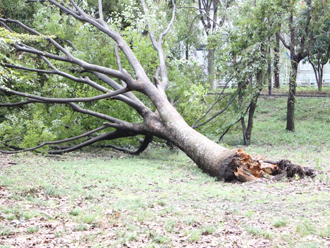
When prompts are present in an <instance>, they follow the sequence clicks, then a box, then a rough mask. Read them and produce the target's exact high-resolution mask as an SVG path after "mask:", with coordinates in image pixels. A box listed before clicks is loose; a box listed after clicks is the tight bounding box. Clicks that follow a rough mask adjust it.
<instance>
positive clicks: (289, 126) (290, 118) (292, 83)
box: [286, 58, 298, 132]
mask: <svg viewBox="0 0 330 248" xmlns="http://www.w3.org/2000/svg"><path fill="white" fill-rule="evenodd" d="M291 59H292V60H291V72H290V79H289V95H288V102H287V117H286V118H287V120H286V121H287V122H286V130H288V131H291V132H294V131H295V126H294V108H295V102H296V99H295V98H296V86H297V85H296V79H297V71H298V63H297V62H296V61H294V59H293V58H291Z"/></svg>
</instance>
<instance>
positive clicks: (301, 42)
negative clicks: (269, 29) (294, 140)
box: [279, 0, 326, 132]
mask: <svg viewBox="0 0 330 248" xmlns="http://www.w3.org/2000/svg"><path fill="white" fill-rule="evenodd" d="M280 4H281V6H282V8H283V11H282V12H281V16H282V18H283V23H282V24H283V25H282V26H281V34H280V35H279V38H280V40H281V42H282V44H283V45H284V47H285V48H287V49H288V50H289V53H290V60H291V66H290V67H291V70H290V77H289V94H288V102H287V124H286V129H287V130H288V131H292V132H293V131H295V124H294V110H295V95H296V87H297V84H296V78H297V72H298V64H299V62H300V61H302V60H303V59H304V58H306V57H307V56H308V54H309V52H310V50H311V47H312V45H313V43H314V40H315V31H316V30H318V29H319V28H320V26H322V25H323V20H324V19H323V18H320V17H321V16H322V14H321V13H326V12H323V10H324V8H323V7H324V6H325V2H324V1H318V0H307V1H290V2H289V1H284V2H283V3H280ZM284 25H286V26H285V27H284Z"/></svg>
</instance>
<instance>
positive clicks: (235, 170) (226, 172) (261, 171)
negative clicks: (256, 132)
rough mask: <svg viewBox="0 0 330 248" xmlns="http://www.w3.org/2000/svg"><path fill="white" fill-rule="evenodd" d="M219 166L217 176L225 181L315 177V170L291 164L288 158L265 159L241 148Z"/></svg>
mask: <svg viewBox="0 0 330 248" xmlns="http://www.w3.org/2000/svg"><path fill="white" fill-rule="evenodd" d="M221 167H222V169H221V170H220V171H221V174H220V175H219V176H218V178H219V179H220V180H224V181H225V182H236V181H239V182H248V181H252V180H256V179H257V178H268V179H271V180H272V181H280V180H282V179H283V178H284V177H286V178H288V179H300V178H304V177H312V178H313V177H315V170H313V169H310V168H308V167H301V166H300V165H296V164H293V163H291V161H290V160H280V161H278V162H272V161H266V160H263V158H262V157H259V156H250V155H249V154H247V153H246V152H243V150H242V149H239V150H238V151H237V152H236V153H235V154H234V155H233V156H231V157H229V158H227V159H226V160H225V161H224V163H223V164H222V166H221Z"/></svg>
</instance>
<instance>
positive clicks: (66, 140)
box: [1, 126, 108, 154]
mask: <svg viewBox="0 0 330 248" xmlns="http://www.w3.org/2000/svg"><path fill="white" fill-rule="evenodd" d="M106 128H108V126H102V127H99V128H96V129H94V130H91V131H89V132H86V133H84V134H81V135H78V136H75V137H71V138H68V139H63V140H57V141H47V142H43V143H42V144H40V145H38V146H35V147H30V148H26V149H20V150H18V151H1V152H3V153H7V154H11V153H18V152H27V151H34V150H36V149H38V148H41V147H43V146H46V145H56V144H61V143H65V142H69V141H73V140H77V139H80V138H83V137H86V136H88V135H91V134H93V133H95V132H98V131H101V130H103V129H106Z"/></svg>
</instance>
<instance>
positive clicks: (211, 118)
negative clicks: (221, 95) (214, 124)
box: [193, 87, 242, 128]
mask: <svg viewBox="0 0 330 248" xmlns="http://www.w3.org/2000/svg"><path fill="white" fill-rule="evenodd" d="M241 89H242V87H239V88H238V89H237V92H236V94H235V95H234V96H233V97H232V98H231V99H230V101H229V102H228V103H227V105H226V107H224V108H223V109H222V110H220V111H219V112H217V113H216V114H214V115H213V116H212V117H210V118H209V119H207V120H206V121H204V122H202V123H200V124H198V125H195V126H194V127H193V128H198V127H201V126H203V125H205V124H206V123H208V122H210V121H211V120H213V119H214V118H215V117H217V116H218V115H220V114H222V113H223V112H225V111H226V110H227V108H228V107H229V106H230V105H231V103H232V102H233V101H234V100H235V99H236V97H237V96H238V94H239V93H240V92H241Z"/></svg>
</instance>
